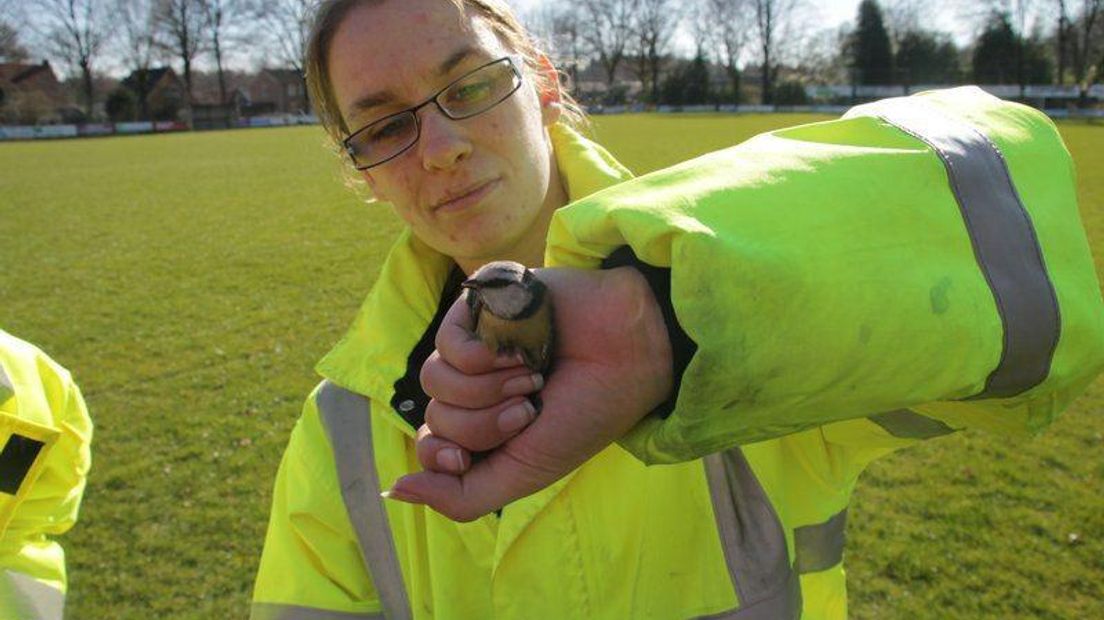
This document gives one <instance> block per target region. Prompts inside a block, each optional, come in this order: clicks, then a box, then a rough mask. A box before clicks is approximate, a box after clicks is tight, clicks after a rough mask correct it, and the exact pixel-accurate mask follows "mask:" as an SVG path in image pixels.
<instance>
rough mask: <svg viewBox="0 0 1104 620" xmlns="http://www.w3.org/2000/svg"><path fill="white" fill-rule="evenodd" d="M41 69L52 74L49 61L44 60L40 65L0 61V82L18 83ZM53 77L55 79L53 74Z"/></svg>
mask: <svg viewBox="0 0 1104 620" xmlns="http://www.w3.org/2000/svg"><path fill="white" fill-rule="evenodd" d="M42 71H48V72H49V73H50V75H53V74H54V70H53V69H51V68H50V63H48V62H45V61H43V62H42V64H40V65H31V64H26V63H22V62H5V63H0V82H11V83H12V84H18V83H19V82H22V81H23V80H26V79H28V78H30V77H33V76H34V75H35V74H37V73H40V72H42ZM54 79H55V80H57V76H54Z"/></svg>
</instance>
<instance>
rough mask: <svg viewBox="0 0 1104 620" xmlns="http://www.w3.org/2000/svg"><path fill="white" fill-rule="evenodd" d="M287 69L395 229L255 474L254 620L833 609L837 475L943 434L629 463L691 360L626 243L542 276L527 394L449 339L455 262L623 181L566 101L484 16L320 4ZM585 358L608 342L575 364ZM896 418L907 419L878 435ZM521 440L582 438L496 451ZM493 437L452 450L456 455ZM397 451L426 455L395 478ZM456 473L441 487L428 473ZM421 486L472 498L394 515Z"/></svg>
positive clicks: (470, 260)
mask: <svg viewBox="0 0 1104 620" xmlns="http://www.w3.org/2000/svg"><path fill="white" fill-rule="evenodd" d="M307 67H308V70H307V73H308V80H309V81H310V86H311V91H312V95H313V97H314V100H315V102H316V109H318V111H319V114H320V117H321V118H322V120H323V123H324V125H325V127H326V129H327V131H328V132H329V133H330V135H331V136H332V137H333V138H334V140H335V141H336V142H339V143H341V144H343V146H344V147H345V149H346V152H347V153H348V154H349V156H350V160H351V161H352V163H353V164H354V166H355V167H356V168H357V169H358V170H360V174H361V177H362V178H363V180H364V182H365V183H366V184H367V186H368V188H369V189H370V190H371V192H372V194H373V195H374V196H375V197H376V198H378V199H380V200H384V201H386V202H388V203H390V204H391V205H392V207H393V208H394V210H395V212H396V213H397V214H398V215H399V217H401V218H402V219H403V220H404V221H405V222H406V223H407V225H408V227H409V228H408V230H406V231H405V232H404V233H403V234H402V235H401V236H400V238H399V240H398V241H397V243H396V244H395V246H394V247H393V248H392V250H391V253H390V255H389V256H388V259H387V261H386V263H385V265H384V266H383V269H382V273H381V275H380V278H379V280H378V282H377V284H376V285H375V286H374V288H373V290H372V291H371V293H370V294H369V295H368V298H367V300H366V301H365V304H364V306H363V307H362V309H361V312H360V314H359V316H358V318H357V320H356V322H355V323H354V325H353V326H352V329H350V331H349V332H348V334H347V335H346V336H345V338H344V339H343V340H342V341H341V342H340V343H339V344H338V345H337V346H336V347H335V349H334V350H333V351H331V353H330V354H328V355H327V356H326V358H325V359H323V360H322V362H321V363H320V364H319V366H318V370H319V372H320V373H321V374H322V375H323V376H324V377H325V378H326V381H324V382H323V383H322V384H321V385H320V386H319V388H318V389H316V390H315V392H314V393H313V394H312V395H311V397H310V398H308V400H307V402H306V404H305V406H304V411H303V415H302V417H301V419H300V420H299V423H298V424H297V426H296V427H295V430H294V431H293V433H292V437H291V440H290V442H289V445H288V448H287V451H286V452H285V455H284V458H283V461H282V462H281V465H280V470H279V473H278V475H277V480H276V486H275V490H274V497H273V509H272V516H271V520H270V524H269V530H268V535H267V538H266V541H265V549H264V554H263V557H262V561H261V566H260V571H259V574H258V577H257V582H256V588H255V591H254V604H253V617H254V618H258V619H268V618H339V617H340V618H346V617H348V618H375V617H380V616H381V615H386V616H387V617H418V618H428V617H435V618H485V617H496V618H630V617H631V618H637V617H654V618H690V617H701V616H708V617H726V618H729V617H731V618H798V617H803V618H843V617H846V595H845V589H844V574H843V568H842V564H841V559H842V547H843V531H844V524H845V517H846V507H847V503H848V499H849V496H850V493H851V490H852V488H853V486H854V483H855V481H856V479H857V477H858V475H859V473H860V472H861V471H862V469H863V468H864V467H865V465H866V464H867V463H868V462H869V461H870V460H871V459H873V458H875V457H877V456H879V455H882V454H885V453H887V452H889V451H891V450H894V449H896V448H898V447H900V446H903V445H907V444H909V443H911V442H912V441H915V439H916V438H921V437H930V436H935V435H938V434H944V433H947V432H951V431H952V430H953V428H952V427H951V426H948V425H947V424H944V423H942V422H939V421H938V420H936V419H933V418H927V417H924V416H920V415H917V414H914V413H911V412H895V414H894V415H893V416H888V417H884V418H882V419H880V420H877V421H870V420H867V419H857V420H850V421H846V422H838V423H835V424H831V425H829V426H827V427H822V428H816V429H813V430H807V431H802V432H793V433H791V434H788V435H787V436H785V437H784V438H781V439H767V440H765V441H757V442H755V443H752V444H749V445H745V446H742V447H732V446H733V445H734V443H732V442H728V443H726V444H724V445H713V449H712V450H697V451H696V453H697V456H701V455H703V454H706V455H708V456H705V457H704V458H691V457H680V458H672V459H669V460H678V461H680V462H676V463H673V464H670V465H667V466H665V467H645V466H644V465H643V463H641V461H639V460H637V459H634V458H633V457H632V456H630V455H629V454H627V453H626V452H625V451H623V450H622V449H620V448H619V447H617V446H610V445H609V444H610V442H611V441H613V440H615V439H617V438H619V437H621V436H622V435H623V434H624V433H625V432H627V431H628V430H629V429H630V428H635V427H636V426H637V422H638V421H639V420H640V419H641V418H642V417H643V416H644V415H645V414H646V413H647V412H648V411H649V410H651V409H652V408H654V407H655V406H657V405H659V404H660V402H661V401H663V400H664V399H665V398H668V397H669V396H670V395H671V392H672V386H673V385H676V384H677V383H678V381H679V377H680V375H681V374H682V372H683V370H684V369H685V368H686V362H687V357H688V356H689V355H692V354H693V351H694V345H693V343H691V342H689V339H688V338H685V334H682V333H681V327H680V326H679V322H678V321H676V320H675V319H674V314H673V312H672V311H671V309H670V300H669V297H670V291H669V290H668V289H669V288H670V284H671V282H670V274H669V273H667V272H666V271H665V270H662V269H653V268H649V267H648V266H646V265H643V264H641V263H640V262H639V261H636V260H635V259H634V257H633V256H632V255H631V252H630V253H628V254H627V255H626V254H625V253H621V254H620V258H615V259H613V262H614V263H616V264H623V265H625V264H627V265H631V266H630V267H625V268H620V269H612V270H610V271H608V272H604V273H591V274H580V273H577V272H565V271H558V270H549V271H545V272H543V273H542V277H543V278H545V279H547V280H548V281H549V283H550V286H551V287H552V289H553V292H554V294H555V297H556V300H557V313H558V316H557V326H558V328H561V331H566V336H565V338H564V341H563V342H562V343H561V344H560V346H559V348H558V350H557V359H556V369H555V372H554V373H553V374H552V375H551V376H550V377H548V378H547V383H548V385H547V386H545V385H544V384H545V379H546V378H545V377H541V376H539V375H533V374H531V373H530V371H529V370H527V369H526V368H524V367H522V366H520V365H519V364H518V363H517V362H516V361H515V360H513V359H493V358H492V356H491V355H490V353H489V352H486V351H485V350H483V351H482V352H478V351H476V349H478V347H477V346H474V345H472V346H466V345H464V344H463V342H464V339H463V338H456V337H455V336H456V334H457V333H458V332H457V330H456V329H455V328H456V327H458V326H459V327H462V326H463V320H462V319H461V318H459V317H460V316H461V313H460V310H458V308H459V307H458V306H453V307H452V310H451V314H449V312H450V305H451V304H452V301H453V300H454V299H455V298H456V294H457V292H458V291H459V284H460V282H461V281H462V280H463V279H464V277H465V274H470V273H471V272H472V271H473V270H474V269H476V268H477V267H479V266H480V265H482V264H483V263H485V262H488V261H491V260H500V259H510V260H515V261H519V262H522V263H524V264H527V265H531V266H535V265H540V264H542V262H543V257H544V255H545V243H546V236H547V235H548V234H549V228H550V223H551V222H552V220H553V215H554V214H555V213H556V212H557V210H558V209H560V207H562V206H564V205H565V204H567V203H568V202H569V201H576V200H579V199H580V198H583V197H586V196H588V195H590V194H592V193H595V192H597V191H599V190H602V189H604V188H607V187H610V186H613V185H616V184H618V183H620V182H622V181H625V180H627V179H629V177H630V174H629V173H628V172H627V171H626V170H625V169H624V167H622V166H620V165H619V164H618V163H617V162H616V161H615V160H614V159H613V158H612V157H611V156H610V155H609V154H608V153H607V152H606V151H604V150H603V149H602V148H601V147H599V146H598V145H595V144H593V143H592V142H589V141H588V140H586V139H585V138H583V137H581V136H580V135H579V134H578V133H576V132H575V131H574V130H573V129H572V128H571V126H572V125H573V124H577V122H578V119H579V117H578V114H577V112H576V110H575V108H574V106H573V105H571V103H570V100H569V99H567V98H566V97H565V96H564V95H563V94H562V93H561V92H560V90H559V86H558V81H557V80H556V77H555V72H554V70H553V68H552V67H551V65H550V64H549V62H548V60H547V59H546V58H545V57H544V56H543V55H542V54H540V52H539V51H538V50H537V49H536V48H535V47H534V46H533V44H532V43H531V41H530V39H529V38H528V36H527V35H526V34H525V32H524V30H523V29H522V28H521V26H520V25H519V24H518V23H517V21H516V20H515V19H514V17H513V16H512V15H511V13H510V12H509V10H508V8H507V7H505V6H504V5H503V4H502V3H500V2H497V1H493V0H455V1H452V2H446V1H442V0H403V1H399V0H382V1H381V0H374V1H373V0H360V1H353V0H331V1H329V2H323V3H322V6H321V8H320V10H319V13H318V17H317V19H316V23H315V27H314V30H313V34H312V38H311V42H310V46H309V52H308V62H307ZM605 195H606V194H603V196H605ZM573 209H575V208H574V207H573ZM575 211H576V213H577V212H578V209H575ZM584 215H585V214H584ZM584 219H585V218H584ZM684 219H685V218H684ZM560 223H561V224H563V222H562V221H561V222H560ZM563 230H564V228H563V227H562V226H561V229H560V230H559V232H561V233H562V232H563ZM602 243H605V242H604V241H603V242H602ZM634 248H642V249H647V248H644V246H634ZM606 255H607V253H602V254H600V255H598V256H596V257H593V258H594V259H595V260H600V259H601V257H603V256H606ZM657 264H659V263H657ZM607 266H612V264H611V261H609V260H607ZM580 291H583V292H582V293H581V292H580ZM587 291H589V294H588V293H587ZM595 291H597V294H594V293H595ZM595 298H597V299H599V300H601V301H598V302H596V301H593V300H594V299H595ZM681 318H682V316H681V314H680V319H681ZM442 325H443V326H444V327H443V329H442V330H441V334H443V335H442V336H438V335H437V334H438V328H439V327H441V326H442ZM564 325H571V326H572V329H568V330H562V328H563V326H564ZM588 325H589V329H588V328H587V326H588ZM450 330H451V334H452V336H449V335H448V333H450ZM460 331H462V330H460ZM435 338H437V342H439V343H445V344H446V345H447V346H444V347H439V348H441V351H440V353H439V354H434V353H433V349H434V342H435ZM874 338H875V340H876V339H877V335H875V336H874ZM868 339H869V335H868ZM469 344H470V343H469ZM705 344H706V345H707V344H708V343H705ZM449 347H453V348H454V349H455V348H463V349H464V351H460V352H458V351H456V350H453V351H451V352H450V351H449V350H448V349H449ZM595 349H597V350H599V351H602V352H604V354H606V355H607V357H605V358H602V359H601V360H599V361H595V360H594V359H591V358H587V355H590V353H591V352H593V351H594V350H595ZM431 355H432V357H431ZM442 356H443V357H442ZM444 358H447V359H448V360H449V363H445V362H443V361H442V359H444ZM427 359H429V360H430V363H429V364H428V365H426V371H425V375H424V379H425V383H426V385H427V388H428V391H430V392H431V393H432V394H433V395H434V397H435V400H433V401H432V404H431V403H430V399H429V397H428V396H427V395H426V394H425V393H424V392H423V391H422V388H421V382H420V381H419V374H420V373H421V372H422V367H423V362H425V361H426V360H427ZM465 364H467V367H465ZM626 367H631V372H628V371H624V370H623V368H626ZM461 370H463V371H465V372H459V371H461ZM602 373H607V374H602ZM463 374H470V375H474V377H473V378H472V379H471V383H470V384H468V383H461V382H458V377H459V375H463ZM569 377H574V380H575V383H569ZM722 380H723V379H722ZM587 381H589V382H590V383H589V384H588V383H587ZM699 385H700V384H699ZM469 386H470V387H469ZM542 388H544V390H543V391H542V398H545V397H546V396H549V395H550V393H551V396H553V397H555V398H551V397H550V398H545V402H546V403H547V404H546V407H545V409H544V410H543V411H542V413H541V415H540V417H539V418H537V419H536V422H534V418H535V411H534V409H533V407H531V406H530V405H528V400H527V399H526V398H525V396H526V395H527V394H530V393H532V392H534V391H537V390H541V389H542ZM603 390H604V393H603ZM446 394H447V395H451V396H449V397H444V395H446ZM565 399H573V400H572V402H571V406H565V405H562V404H560V403H563V402H564V400H565ZM682 402H683V401H682V397H681V396H680V401H679V403H680V407H682ZM450 403H451V404H450ZM461 404H462V405H463V406H459V405H461ZM669 405H670V404H669ZM669 405H668V406H667V409H666V412H669V409H670V406H669ZM469 414H470V415H469ZM663 415H666V413H665V412H661V413H660V414H659V416H663ZM851 415H855V414H851ZM840 417H842V416H839V415H836V416H835V419H839V418H840ZM950 417H953V416H950ZM675 418H678V419H683V418H682V417H680V416H679V415H677V412H676V415H675V416H672V418H671V419H675ZM657 419H658V418H657ZM831 419H832V418H828V419H822V420H821V422H826V421H831ZM917 421H921V422H927V423H930V424H929V425H928V426H926V427H923V428H922V429H921V430H922V431H923V432H922V433H916V434H911V435H910V434H909V433H908V432H902V431H901V429H906V430H908V429H909V428H913V429H914V428H916V425H915V423H916V422H917ZM426 422H428V425H427V426H425V427H424V428H423V426H424V425H425V423H426ZM910 424H912V426H911V427H910V426H909V425H910ZM803 426H804V427H807V426H808V424H807V423H804V424H803ZM653 427H654V425H653ZM700 427H701V425H700V424H699V425H697V428H700ZM564 428H569V429H570V431H569V432H563V429H564ZM933 428H934V429H935V431H933ZM473 429H474V430H473ZM530 429H531V430H530ZM540 429H544V430H543V431H542V430H540ZM794 430H800V429H799V428H785V429H782V428H781V427H780V428H773V429H768V430H765V431H762V432H763V434H764V436H768V437H769V436H776V435H779V434H782V433H784V432H790V431H794ZM540 432H543V433H545V434H544V435H543V437H545V438H557V437H558V438H562V439H564V441H565V442H567V441H577V442H580V443H582V444H583V445H582V446H581V447H579V446H575V447H573V448H572V449H571V450H567V451H565V450H563V449H561V446H560V445H559V444H557V443H556V442H555V441H529V442H528V443H525V442H524V441H523V440H522V438H523V437H527V436H532V434H534V433H540ZM557 432H560V434H559V435H557V434H556V433H557ZM519 433H521V434H520V435H519ZM515 436H516V439H513V438H514V437H515ZM538 436H539V435H538ZM418 439H420V441H416V440H418ZM511 446H513V447H515V448H516V447H517V446H526V448H525V449H524V450H520V449H514V450H511ZM494 448H500V449H497V450H495V451H494V452H493V453H492V454H491V455H490V456H489V457H488V458H487V459H486V460H485V461H483V462H481V463H479V464H477V465H475V466H473V465H472V464H471V460H470V457H469V450H490V449H494ZM720 448H728V449H726V450H722V451H720V452H716V453H712V454H711V453H710V452H715V451H716V450H718V449H720ZM591 455H593V456H591ZM587 457H589V458H587ZM584 460H585V462H583V461H584ZM552 461H556V466H555V468H550V467H544V465H545V464H547V463H551V462H552ZM519 463H521V464H523V465H527V466H528V467H527V468H526V467H521V468H517V467H515V468H513V469H510V467H511V464H513V465H517V464H519ZM419 465H420V466H421V467H419ZM576 465H580V466H578V467H577V468H576V467H575V466H576ZM421 468H425V469H427V470H432V471H428V472H423V473H420V474H415V475H414V476H413V477H410V476H409V475H410V474H412V473H413V472H417V471H418V470H419V469H421ZM496 468H497V470H498V472H499V473H504V472H505V473H509V472H513V473H516V474H517V476H516V477H514V478H509V477H505V478H503V477H495V476H494V473H495V469H496ZM553 469H555V471H553ZM469 470H470V472H469ZM465 472H469V473H468V477H467V478H466V479H467V481H468V482H467V483H459V481H460V480H463V478H457V477H456V476H453V475H450V474H461V473H465ZM477 472H484V473H485V474H486V475H485V476H484V477H483V478H482V480H481V481H478V480H476V479H475V478H473V477H471V476H475V475H476V474H477ZM519 472H520V473H519ZM480 475H482V474H480ZM404 476H405V477H406V478H404ZM399 479H403V480H408V481H409V480H414V481H416V482H410V483H406V484H399V485H397V486H395V487H394V489H393V490H392V493H391V497H392V499H397V500H403V501H386V500H383V499H381V498H380V497H379V495H378V494H379V492H380V491H382V490H385V489H391V488H392V485H393V484H394V483H395V481H396V480H399ZM503 480H505V486H506V488H505V489H502V488H495V487H494V485H493V484H489V483H490V482H494V481H503ZM477 483H478V484H477ZM435 485H436V486H435ZM442 485H443V486H442ZM435 488H436V489H437V490H439V491H442V492H455V493H457V494H459V495H463V494H464V492H471V493H476V490H478V493H477V494H479V495H480V496H479V497H477V498H476V499H477V500H478V501H476V502H474V504H471V503H469V504H465V505H464V506H461V507H458V508H455V509H451V508H449V507H448V506H447V505H445V504H441V503H434V505H435V507H436V508H438V510H441V511H442V512H444V513H445V514H449V515H450V516H452V517H455V518H457V519H459V520H460V521H467V522H457V521H454V520H452V519H450V518H447V517H446V516H443V514H441V513H440V512H437V511H434V510H428V509H426V507H425V506H423V505H420V504H421V503H424V502H426V501H427V497H426V496H425V495H426V494H431V493H433V492H435V491H434V489H435ZM533 491H535V492H533ZM530 493H531V494H530ZM469 499H470V498H469ZM500 499H502V500H506V501H510V503H508V504H505V505H503V503H502V502H499V501H498V500H500ZM430 503H433V502H430ZM472 506H477V507H476V508H472ZM494 508H497V509H499V510H496V511H494V512H491V513H490V514H485V515H484V513H485V512H487V511H488V510H490V509H494ZM481 515H482V516H481Z"/></svg>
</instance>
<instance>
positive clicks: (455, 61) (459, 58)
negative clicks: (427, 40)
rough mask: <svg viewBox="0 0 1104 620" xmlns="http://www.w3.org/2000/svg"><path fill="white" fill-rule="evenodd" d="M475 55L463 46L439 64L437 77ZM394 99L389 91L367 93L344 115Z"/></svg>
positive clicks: (363, 110) (362, 111)
mask: <svg viewBox="0 0 1104 620" xmlns="http://www.w3.org/2000/svg"><path fill="white" fill-rule="evenodd" d="M475 53H476V50H475V48H474V47H471V46H465V47H462V48H460V49H458V50H456V51H455V52H453V53H452V54H450V55H449V57H448V58H446V59H445V61H444V62H442V63H441V64H440V66H438V67H437V75H438V76H443V75H447V74H448V73H449V72H450V71H452V70H453V69H455V68H456V67H457V66H459V65H460V63H462V62H464V61H465V60H467V59H468V58H469V57H470V56H472V55H473V54H475ZM395 99H396V97H395V95H394V93H392V92H391V91H389V90H384V91H379V92H374V93H369V94H367V95H364V96H363V97H360V98H358V99H357V100H356V101H354V102H353V103H352V104H351V105H350V106H349V111H348V112H347V113H346V115H347V116H351V115H353V114H357V113H364V112H366V111H368V110H370V109H372V108H375V107H378V106H381V105H384V104H387V103H391V102H392V101H394V100H395Z"/></svg>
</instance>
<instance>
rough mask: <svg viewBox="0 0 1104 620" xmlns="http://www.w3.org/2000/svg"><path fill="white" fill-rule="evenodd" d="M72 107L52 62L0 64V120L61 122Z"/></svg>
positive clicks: (9, 121)
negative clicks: (51, 65) (51, 64)
mask: <svg viewBox="0 0 1104 620" xmlns="http://www.w3.org/2000/svg"><path fill="white" fill-rule="evenodd" d="M71 107H72V102H71V101H70V100H69V96H68V95H67V93H66V90H65V88H64V87H63V86H62V85H61V83H60V82H58V79H57V75H55V74H54V70H53V68H52V67H50V63H49V62H47V61H43V62H42V64H40V65H36V64H25V63H18V62H9V63H0V123H3V124H11V125H42V124H50V123H60V122H63V121H64V120H65V118H66V116H67V114H68V112H69V110H70V108H71Z"/></svg>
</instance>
